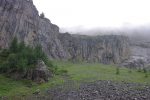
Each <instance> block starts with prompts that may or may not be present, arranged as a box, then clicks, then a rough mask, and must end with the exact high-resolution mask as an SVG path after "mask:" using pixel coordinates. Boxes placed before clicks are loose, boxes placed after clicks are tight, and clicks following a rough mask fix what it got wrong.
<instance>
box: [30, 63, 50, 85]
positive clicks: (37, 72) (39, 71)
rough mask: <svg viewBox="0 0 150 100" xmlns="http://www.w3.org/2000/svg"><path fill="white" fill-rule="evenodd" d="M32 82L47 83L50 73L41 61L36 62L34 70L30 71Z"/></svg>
mask: <svg viewBox="0 0 150 100" xmlns="http://www.w3.org/2000/svg"><path fill="white" fill-rule="evenodd" d="M31 72H32V73H31V75H32V80H33V81H35V82H38V83H41V82H47V81H48V80H49V78H50V77H52V73H51V72H50V71H49V69H48V67H47V66H46V65H45V63H44V62H43V61H42V60H38V61H37V64H36V66H35V68H34V69H33V70H32V71H31Z"/></svg>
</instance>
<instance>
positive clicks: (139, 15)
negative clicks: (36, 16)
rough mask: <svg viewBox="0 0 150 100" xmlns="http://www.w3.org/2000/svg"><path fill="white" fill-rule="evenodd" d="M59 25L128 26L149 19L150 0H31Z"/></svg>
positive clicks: (139, 23)
mask: <svg viewBox="0 0 150 100" xmlns="http://www.w3.org/2000/svg"><path fill="white" fill-rule="evenodd" d="M33 1H34V4H35V5H36V7H37V9H38V11H39V12H40V13H41V12H44V13H45V16H46V17H47V18H49V19H50V20H51V22H52V23H54V24H57V25H58V26H59V27H60V28H73V27H75V28H81V29H82V28H98V27H101V28H103V27H105V28H107V27H115V28H116V27H117V28H118V27H129V26H140V25H147V24H149V23H150V0H33Z"/></svg>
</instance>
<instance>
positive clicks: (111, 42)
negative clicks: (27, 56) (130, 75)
mask: <svg viewBox="0 0 150 100" xmlns="http://www.w3.org/2000/svg"><path fill="white" fill-rule="evenodd" d="M15 36H16V37H17V38H18V39H19V41H25V43H26V44H27V45H30V46H35V45H36V44H41V45H42V48H43V50H44V51H45V52H46V53H47V55H48V56H49V58H51V59H61V60H62V59H63V60H74V61H88V62H102V63H120V62H121V61H122V60H124V59H127V58H128V56H129V53H130V50H129V44H128V38H127V37H124V36H115V35H114V36H95V37H90V36H80V35H70V34H60V33H59V27H58V26H56V25H54V24H52V23H51V22H50V20H49V19H47V18H43V17H40V16H39V13H38V11H37V9H36V7H35V6H34V5H33V2H32V0H0V48H7V47H8V46H9V44H10V42H11V41H12V39H13V38H14V37H15Z"/></svg>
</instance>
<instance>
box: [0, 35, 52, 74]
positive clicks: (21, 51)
mask: <svg viewBox="0 0 150 100" xmlns="http://www.w3.org/2000/svg"><path fill="white" fill-rule="evenodd" d="M37 60H43V61H44V62H45V64H46V65H47V66H49V67H53V65H52V63H51V62H48V57H47V56H46V54H45V53H44V52H43V50H42V47H41V46H40V45H37V46H35V48H33V47H30V46H26V45H25V43H24V42H20V43H18V40H17V38H14V39H13V41H12V43H11V45H10V47H9V49H4V50H1V52H0V72H8V71H9V72H11V71H25V70H28V69H31V68H33V67H34V66H35V64H36V62H37Z"/></svg>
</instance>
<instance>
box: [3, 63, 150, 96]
mask: <svg viewBox="0 0 150 100" xmlns="http://www.w3.org/2000/svg"><path fill="white" fill-rule="evenodd" d="M53 63H54V64H55V65H57V66H58V69H59V70H60V69H64V70H67V71H68V75H69V77H70V78H71V80H73V81H75V82H77V83H82V82H92V81H96V80H112V81H119V82H120V81H124V82H134V83H141V84H145V83H146V84H150V72H148V77H147V78H146V77H145V73H143V72H138V71H137V70H132V72H131V73H130V72H129V69H126V68H120V74H119V75H117V74H116V67H115V65H103V64H98V63H93V64H89V63H71V62H60V61H54V62H53ZM64 82H65V79H64V77H62V75H55V76H54V77H53V78H52V79H51V80H50V81H49V82H48V83H44V84H41V85H37V84H35V83H33V82H30V81H27V80H20V81H15V80H12V79H9V78H6V77H4V76H3V75H0V96H11V97H12V96H16V95H19V96H20V95H21V96H23V95H29V94H32V93H34V92H35V91H36V90H37V89H40V90H41V91H45V90H47V89H48V88H51V87H53V86H55V85H61V84H63V83H64ZM31 84H32V86H31V87H29V86H30V85H31Z"/></svg>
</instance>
